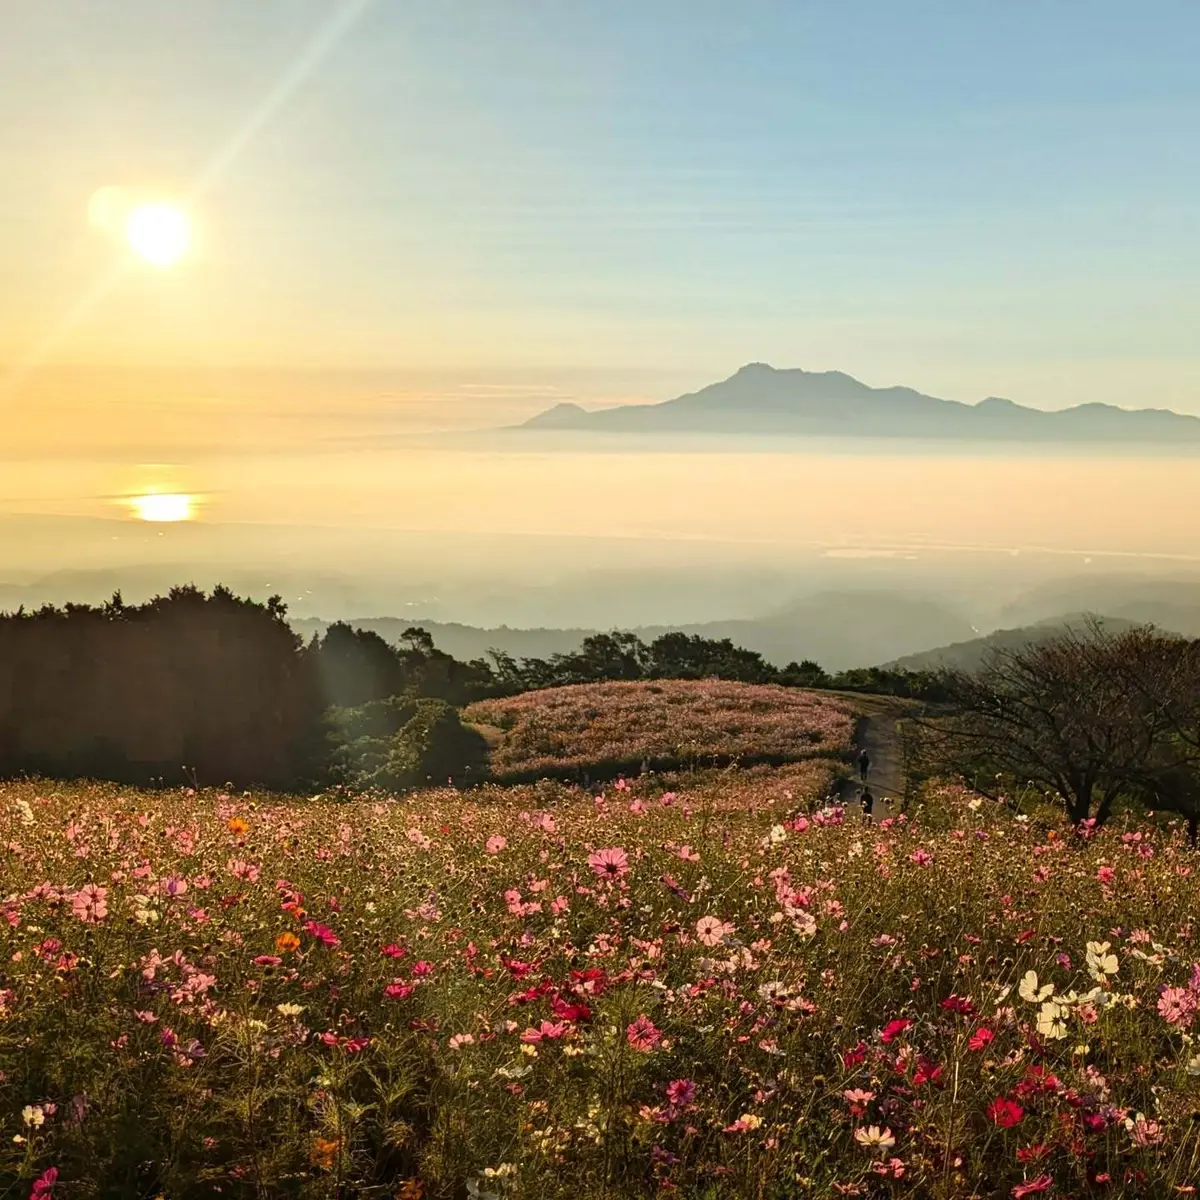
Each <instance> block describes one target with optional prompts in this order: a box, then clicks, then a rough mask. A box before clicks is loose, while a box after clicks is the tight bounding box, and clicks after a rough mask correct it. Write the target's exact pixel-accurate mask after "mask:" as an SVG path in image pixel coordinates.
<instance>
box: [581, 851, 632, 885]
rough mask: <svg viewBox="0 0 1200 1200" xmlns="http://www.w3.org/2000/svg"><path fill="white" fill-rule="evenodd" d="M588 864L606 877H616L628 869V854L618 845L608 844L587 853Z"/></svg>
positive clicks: (625, 872) (598, 873)
mask: <svg viewBox="0 0 1200 1200" xmlns="http://www.w3.org/2000/svg"><path fill="white" fill-rule="evenodd" d="M588 866H589V867H591V868H592V870H593V871H595V872H596V874H597V875H602V876H604V878H606V879H617V878H619V877H620V876H621V875H625V874H627V873H628V871H629V855H628V854H626V853H625V851H624V850H622V849H621V847H620V846H608V847H606V848H605V849H603V850H596V851H594V852H593V853H591V854H589V855H588Z"/></svg>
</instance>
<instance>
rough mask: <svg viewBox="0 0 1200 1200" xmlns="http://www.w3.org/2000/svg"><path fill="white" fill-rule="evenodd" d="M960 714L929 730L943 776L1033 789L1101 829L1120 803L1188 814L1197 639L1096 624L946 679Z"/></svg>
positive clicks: (1199, 657) (1197, 691) (1196, 732)
mask: <svg viewBox="0 0 1200 1200" xmlns="http://www.w3.org/2000/svg"><path fill="white" fill-rule="evenodd" d="M945 682H946V686H947V692H948V695H949V697H950V703H951V705H952V708H953V711H954V713H955V715H954V716H952V717H950V718H948V719H946V720H943V721H938V722H932V723H931V722H925V723H924V729H925V734H926V738H927V743H928V745H929V747H930V748H931V749H932V752H933V755H934V757H935V759H936V760H937V761H938V762H939V763H940V764H941V765H942V767H943V769H945V768H947V767H948V768H950V769H952V770H953V771H954V772H955V773H957V774H959V775H962V776H963V777H964V778H966V779H967V780H968V781H969V782H971V783H972V784H973V785H974V786H975V787H976V788H978V790H980V791H981V792H983V793H984V794H992V795H998V794H999V793H1000V792H1001V791H1002V790H1006V789H1009V788H1011V787H1012V786H1013V785H1014V784H1015V785H1020V784H1022V783H1026V782H1028V783H1031V784H1033V785H1034V786H1035V787H1037V788H1039V789H1041V790H1042V791H1044V792H1049V793H1054V794H1057V795H1059V796H1061V797H1062V798H1063V803H1064V808H1065V810H1066V814H1067V817H1068V819H1069V820H1070V821H1071V822H1072V823H1078V822H1080V821H1083V820H1086V819H1088V818H1089V817H1091V816H1093V815H1094V816H1095V818H1096V820H1097V821H1099V822H1101V823H1103V822H1104V821H1105V820H1106V819H1107V818H1108V816H1109V814H1110V813H1111V811H1112V806H1113V803H1114V802H1115V801H1116V800H1117V799H1118V798H1119V797H1120V796H1122V795H1126V796H1140V797H1146V796H1154V797H1156V798H1157V801H1158V803H1159V806H1160V807H1171V808H1174V809H1175V810H1176V811H1184V809H1183V808H1182V807H1180V806H1181V805H1182V804H1183V803H1184V801H1183V799H1182V797H1184V796H1185V795H1186V794H1189V793H1188V787H1187V786H1185V781H1186V780H1189V779H1190V778H1191V775H1192V773H1193V772H1195V771H1196V770H1197V769H1198V768H1200V642H1189V641H1187V640H1185V639H1183V638H1177V637H1171V636H1167V635H1164V634H1162V633H1159V632H1157V631H1156V630H1154V629H1152V628H1148V627H1138V628H1133V629H1129V630H1126V631H1122V632H1120V633H1116V634H1111V633H1108V632H1106V631H1105V630H1104V628H1103V627H1102V626H1101V625H1100V623H1099V622H1096V621H1090V622H1088V623H1087V624H1086V625H1085V626H1084V627H1083V628H1082V629H1080V630H1067V631H1065V632H1064V633H1062V634H1060V635H1058V636H1056V637H1054V638H1051V639H1049V640H1047V641H1044V642H1040V643H1037V644H1035V645H1032V646H1027V647H1023V648H1020V649H1013V650H1003V651H999V652H998V653H996V654H995V655H994V656H993V657H992V658H991V659H990V660H989V662H988V663H987V664H986V665H985V666H984V668H983V669H982V670H981V671H980V672H979V673H978V674H976V675H967V674H965V673H961V672H953V673H950V674H948V675H947V677H946V681H945Z"/></svg>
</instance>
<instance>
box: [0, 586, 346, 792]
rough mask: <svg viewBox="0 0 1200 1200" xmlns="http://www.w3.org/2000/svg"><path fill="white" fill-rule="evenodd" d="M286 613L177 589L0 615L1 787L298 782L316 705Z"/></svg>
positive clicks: (315, 763) (314, 730)
mask: <svg viewBox="0 0 1200 1200" xmlns="http://www.w3.org/2000/svg"><path fill="white" fill-rule="evenodd" d="M286 611H287V610H286V607H285V606H284V604H283V603H282V602H281V601H280V599H279V598H278V597H273V598H272V599H271V600H269V601H268V602H267V603H266V604H259V603H256V602H255V601H252V600H244V599H241V598H239V597H236V596H234V595H233V594H232V593H231V592H230V591H228V590H227V589H225V588H221V587H218V588H216V589H215V590H214V591H213V592H212V593H211V595H209V594H206V593H204V592H202V591H200V590H199V589H197V588H194V587H180V588H173V589H172V590H171V591H170V593H169V594H168V595H166V596H160V597H157V598H155V599H153V600H150V601H148V602H147V603H145V604H142V605H127V604H125V603H124V602H123V601H122V599H121V597H120V595H119V594H118V595H116V596H114V597H113V600H112V602H111V603H109V604H107V605H104V606H102V607H90V606H87V605H68V606H66V607H65V608H62V609H58V608H52V607H46V608H43V609H40V610H38V611H37V612H33V613H26V612H20V613H15V614H10V615H3V616H0V776H5V775H6V776H12V775H17V774H21V773H40V774H43V775H52V776H58V777H71V776H80V775H82V776H93V777H104V778H109V779H115V780H121V781H126V782H131V783H139V782H140V783H149V782H150V781H152V780H154V779H158V778H166V779H168V780H171V781H179V780H180V779H183V778H191V779H198V780H200V781H201V782H207V783H213V784H219V783H223V782H225V781H227V780H232V781H235V782H237V783H238V784H243V785H248V784H253V783H261V784H268V785H271V786H276V787H285V786H286V787H295V786H297V785H300V784H303V783H305V782H307V781H308V780H310V779H312V778H313V777H314V776H315V775H316V774H317V773H319V771H320V769H321V766H322V764H321V762H320V755H321V750H322V745H323V742H322V739H321V737H320V721H321V713H322V709H323V702H322V698H321V693H320V688H319V685H318V681H317V676H316V672H315V671H314V664H313V661H312V656H311V653H310V652H309V651H308V650H306V649H305V648H304V647H303V646H302V645H301V643H300V640H299V639H298V638H297V636H296V634H295V633H294V632H293V631H292V630H291V629H290V628H289V626H288V625H287V622H286V621H285V619H284V618H285V616H286Z"/></svg>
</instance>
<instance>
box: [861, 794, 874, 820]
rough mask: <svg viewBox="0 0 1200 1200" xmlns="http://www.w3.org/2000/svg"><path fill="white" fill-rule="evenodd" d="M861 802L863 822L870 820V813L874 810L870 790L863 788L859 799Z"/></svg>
mask: <svg viewBox="0 0 1200 1200" xmlns="http://www.w3.org/2000/svg"><path fill="white" fill-rule="evenodd" d="M859 799H860V800H861V802H862V815H863V820H865V821H870V820H872V817H871V813H872V811H873V810H874V808H875V797H874V796H872V795H871V789H870V788H863V790H862V795H861V796H860V797H859Z"/></svg>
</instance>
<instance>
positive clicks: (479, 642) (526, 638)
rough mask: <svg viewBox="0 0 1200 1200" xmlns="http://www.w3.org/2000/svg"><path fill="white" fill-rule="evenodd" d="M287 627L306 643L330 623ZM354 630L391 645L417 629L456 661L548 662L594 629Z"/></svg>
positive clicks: (393, 622) (426, 624)
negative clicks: (494, 657)
mask: <svg viewBox="0 0 1200 1200" xmlns="http://www.w3.org/2000/svg"><path fill="white" fill-rule="evenodd" d="M289 624H290V625H291V626H292V628H293V629H295V630H296V632H297V633H299V634H300V635H301V637H303V638H304V639H305V640H306V641H307V640H308V639H309V638H310V637H312V635H313V634H314V633H316V634H324V632H325V630H326V629H328V628H329V626H330V624H331V622H329V621H324V620H320V619H318V618H316V617H299V618H295V619H293V620H291V621H290V622H289ZM349 624H351V625H353V626H354V628H355V629H367V630H370V631H371V632H372V633H377V634H379V636H380V637H381V638H383V640H384V641H385V642H391V643H392V644H393V645H394V644H396V643H398V642H399V641H400V638H401V636H402V635H403V634H404V633H405V632H406V631H407V630H409V629H414V628H416V627H418V626H419V627H420V628H421V629H424V630H426V631H427V632H428V633H429V634H430V635H431V636H432V638H433V644H434V645H435V646H436V647H437V648H438V649H439V650H444V651H445V652H446V653H447V654H452V655H453V656H454V657H455V658H459V659H464V660H468V661H469V660H470V659H472V658H485V657H486V656H487V654H488V652H489V651H490V650H500V651H502V652H503V653H505V654H511V655H512V656H513V657H514V658H549V657H550V656H551V655H552V654H572V653H574V652H575V651H576V650H578V649H579V647H580V646H581V645H582V644H583V639H584V638H585V637H587V636H588V635H589V634H591V633H596V632H597V631H596V630H594V629H510V628H509V627H508V626H507V625H498V626H494V627H492V628H482V627H480V626H477V625H464V624H462V623H461V622H458V621H419V620H408V619H406V618H404V617H366V618H363V619H361V620H357V619H356V620H351V621H350V622H349Z"/></svg>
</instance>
